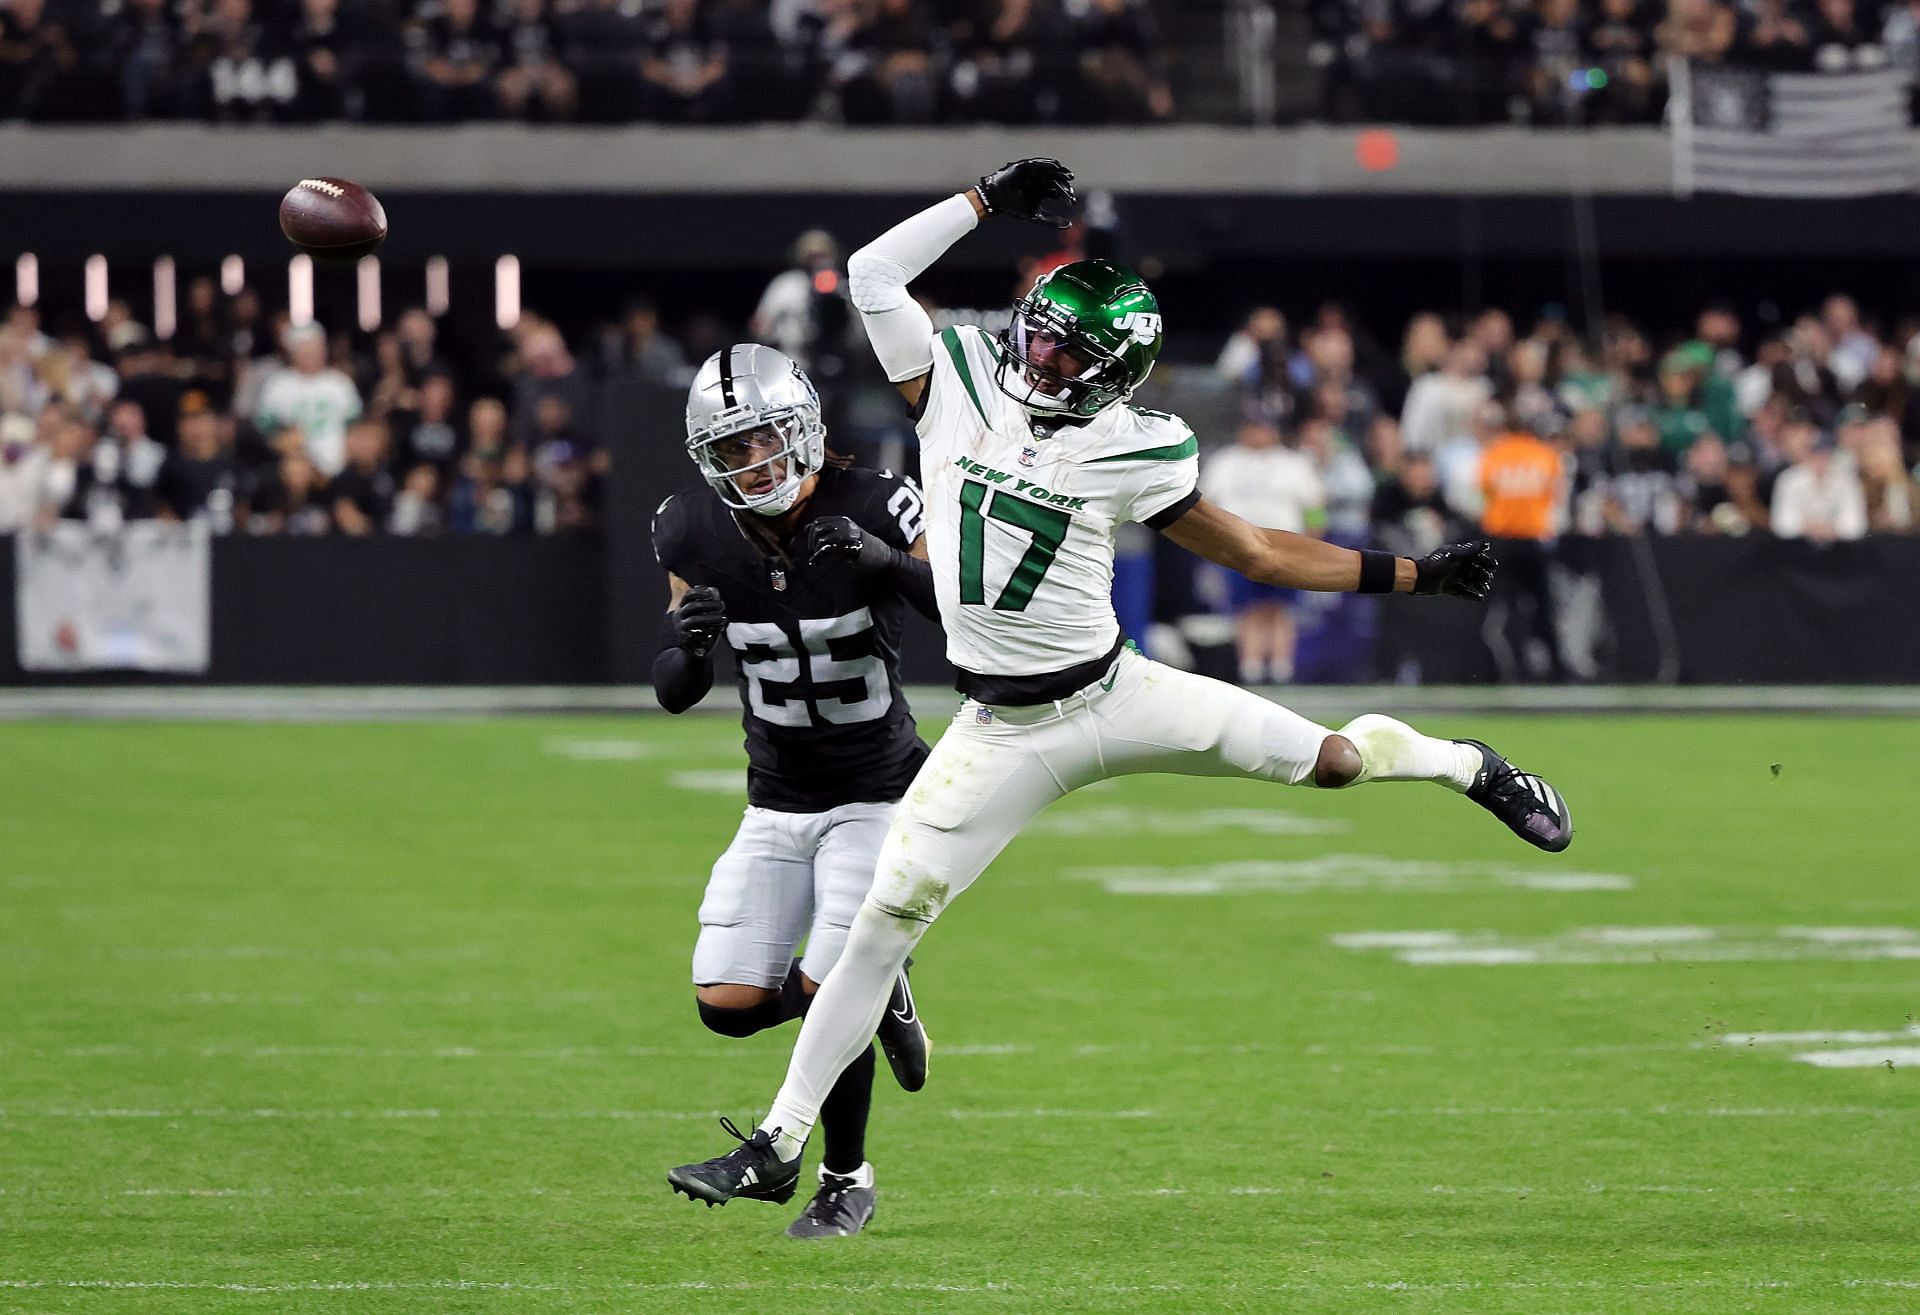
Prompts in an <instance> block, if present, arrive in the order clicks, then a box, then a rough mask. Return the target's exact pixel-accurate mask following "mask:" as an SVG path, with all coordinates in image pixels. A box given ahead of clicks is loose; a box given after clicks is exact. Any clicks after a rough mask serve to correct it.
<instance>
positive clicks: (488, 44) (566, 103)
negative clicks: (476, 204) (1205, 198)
mask: <svg viewBox="0 0 1920 1315" xmlns="http://www.w3.org/2000/svg"><path fill="white" fill-rule="evenodd" d="M1173 111H1174V104H1173V97H1172V92H1171V91H1170V89H1169V84H1168V81H1167V75H1166V69H1165V61H1164V58H1163V55H1162V46H1161V39H1160V36H1159V29H1158V26H1157V24H1156V22H1155V16H1154V11H1153V7H1152V5H1151V4H1150V3H1149V2H1148V0H497V2H496V0H418V2H415V0H3V3H0V119H4V118H26V119H32V120H40V121H64V120H89V119H91V120H98V119H120V118H126V119H166V118H187V119H209V120H216V121H222V122H256V121H270V122H303V121H314V120H323V119H338V118H348V119H361V120H367V121H372V122H413V121H426V122H449V121H457V120H470V119H490V118H506V119H534V120H542V121H561V120H575V119H577V120H581V121H585V122H600V123H621V122H628V121H632V120H657V121H665V122H689V123H719V122H745V121H754V120H766V119H800V118H822V119H830V120H842V121H846V122H852V123H887V122H900V123H921V122H933V121H962V122H964V121H970V120H977V119H983V120H992V121H1008V122H1019V121H1025V120H1033V119H1041V120H1047V121H1062V122H1110V121H1134V120H1144V119H1165V118H1168V117H1171V115H1172V114H1173Z"/></svg>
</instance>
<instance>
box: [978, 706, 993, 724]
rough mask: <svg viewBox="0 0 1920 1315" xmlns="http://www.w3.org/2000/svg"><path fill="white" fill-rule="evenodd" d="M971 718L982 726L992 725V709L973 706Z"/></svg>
mask: <svg viewBox="0 0 1920 1315" xmlns="http://www.w3.org/2000/svg"><path fill="white" fill-rule="evenodd" d="M973 719H974V720H975V721H977V722H979V723H980V724H981V725H982V726H991V725H993V709H992V708H987V707H979V708H975V709H974V710H973Z"/></svg>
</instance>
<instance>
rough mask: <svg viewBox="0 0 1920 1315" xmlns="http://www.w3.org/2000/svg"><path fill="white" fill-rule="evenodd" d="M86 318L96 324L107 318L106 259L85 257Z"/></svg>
mask: <svg viewBox="0 0 1920 1315" xmlns="http://www.w3.org/2000/svg"><path fill="white" fill-rule="evenodd" d="M87 318H88V319H90V320H92V321H93V322H94V323H95V324H98V323H99V322H100V321H101V320H104V319H106V318H107V258H106V257H105V256H88V257H87Z"/></svg>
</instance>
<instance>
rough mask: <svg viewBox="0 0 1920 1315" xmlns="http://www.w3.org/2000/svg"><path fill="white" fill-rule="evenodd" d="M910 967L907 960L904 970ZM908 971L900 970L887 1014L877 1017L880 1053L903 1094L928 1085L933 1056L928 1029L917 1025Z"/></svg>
mask: <svg viewBox="0 0 1920 1315" xmlns="http://www.w3.org/2000/svg"><path fill="white" fill-rule="evenodd" d="M911 967H913V960H911V959H909V960H907V968H911ZM907 968H902V969H901V970H900V976H899V977H897V978H895V979H894V983H893V994H892V995H890V996H888V997H887V1012H886V1013H884V1014H882V1015H880V1030H879V1032H878V1033H877V1035H878V1036H879V1038H880V1049H881V1050H882V1051H883V1052H885V1054H886V1056H887V1067H888V1068H891V1069H892V1070H893V1080H894V1081H895V1082H898V1083H899V1084H900V1086H901V1088H902V1089H903V1090H906V1091H918V1090H920V1088H922V1087H924V1086H926V1085H927V1056H928V1055H930V1054H932V1053H933V1042H932V1041H931V1040H930V1039H929V1038H928V1037H927V1029H926V1026H925V1025H924V1024H922V1023H921V1021H920V1011H919V1009H918V1008H916V1007H915V1005H914V1003H913V985H912V983H910V982H909V981H908V980H907Z"/></svg>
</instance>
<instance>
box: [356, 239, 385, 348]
mask: <svg viewBox="0 0 1920 1315" xmlns="http://www.w3.org/2000/svg"><path fill="white" fill-rule="evenodd" d="M354 272H355V274H356V275H357V276H358V278H359V282H360V331H361V332H362V333H372V332H373V331H374V330H375V329H377V328H379V327H380V260H379V257H377V256H362V257H360V263H359V264H358V265H357V266H355V269H354Z"/></svg>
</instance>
